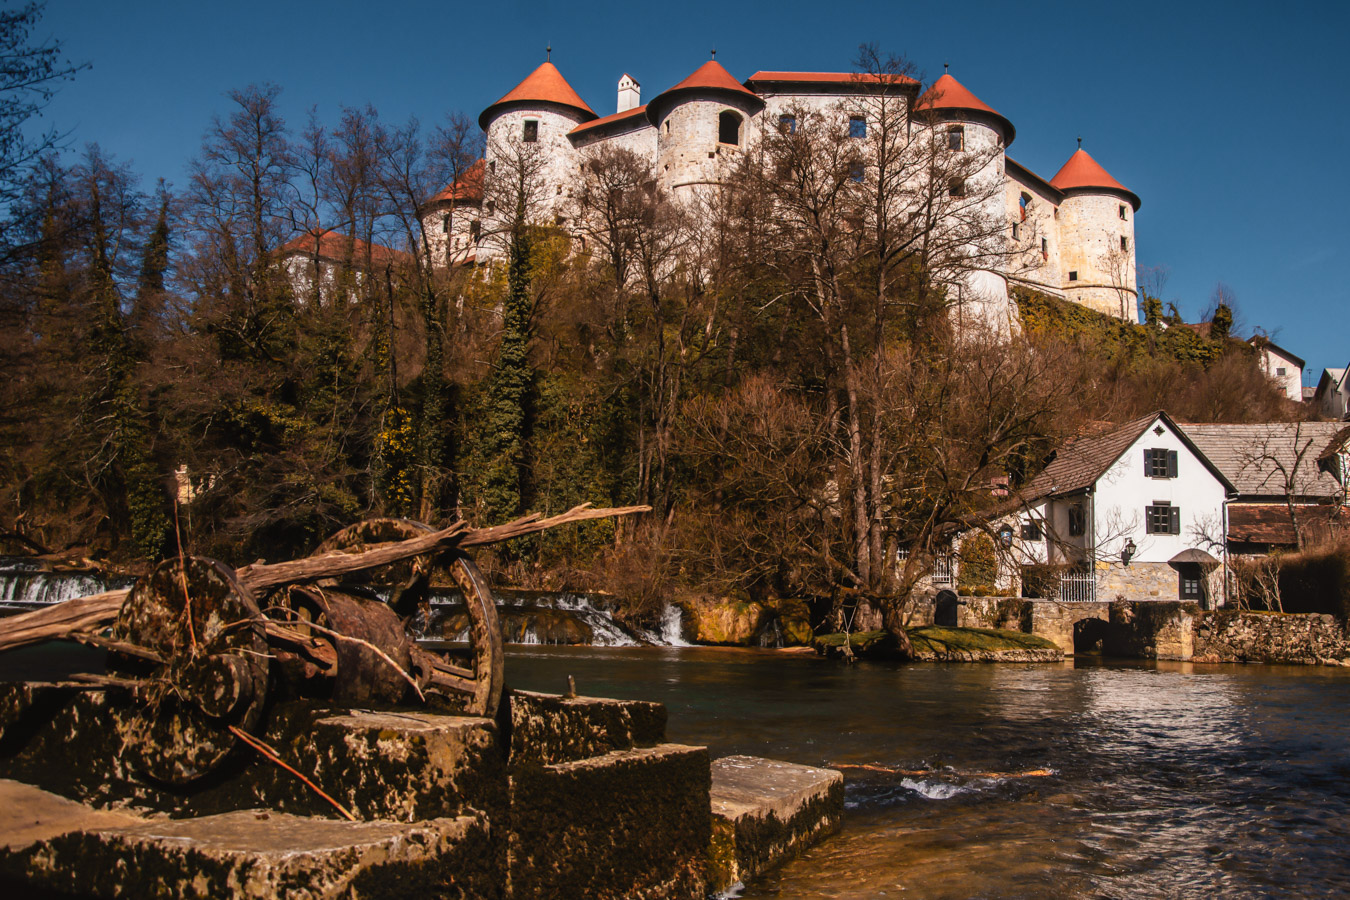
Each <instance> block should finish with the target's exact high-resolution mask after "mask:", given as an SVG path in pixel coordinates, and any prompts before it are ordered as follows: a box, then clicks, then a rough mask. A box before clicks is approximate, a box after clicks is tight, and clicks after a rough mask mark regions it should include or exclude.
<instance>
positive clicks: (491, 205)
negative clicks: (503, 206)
mask: <svg viewBox="0 0 1350 900" xmlns="http://www.w3.org/2000/svg"><path fill="white" fill-rule="evenodd" d="M487 207H488V215H489V216H491V215H495V214H496V213H497V201H496V200H489V201H488V202H487Z"/></svg>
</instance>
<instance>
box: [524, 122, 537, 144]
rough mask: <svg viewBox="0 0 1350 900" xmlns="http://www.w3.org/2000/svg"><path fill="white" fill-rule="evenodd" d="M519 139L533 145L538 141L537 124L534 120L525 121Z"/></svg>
mask: <svg viewBox="0 0 1350 900" xmlns="http://www.w3.org/2000/svg"><path fill="white" fill-rule="evenodd" d="M521 138H522V140H524V141H525V143H527V144H533V143H534V142H535V141H537V140H539V123H538V122H537V121H535V120H534V119H526V120H525V130H524V131H523V132H522V135H521Z"/></svg>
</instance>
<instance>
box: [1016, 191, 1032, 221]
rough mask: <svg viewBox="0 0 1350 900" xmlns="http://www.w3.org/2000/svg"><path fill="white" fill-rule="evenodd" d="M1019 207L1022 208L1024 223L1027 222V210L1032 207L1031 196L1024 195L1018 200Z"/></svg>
mask: <svg viewBox="0 0 1350 900" xmlns="http://www.w3.org/2000/svg"><path fill="white" fill-rule="evenodd" d="M1017 205H1018V206H1020V207H1021V208H1022V221H1023V222H1025V221H1026V220H1027V210H1028V209H1029V208H1030V207H1031V195H1030V194H1027V193H1023V194H1022V196H1021V197H1020V198H1018V200H1017Z"/></svg>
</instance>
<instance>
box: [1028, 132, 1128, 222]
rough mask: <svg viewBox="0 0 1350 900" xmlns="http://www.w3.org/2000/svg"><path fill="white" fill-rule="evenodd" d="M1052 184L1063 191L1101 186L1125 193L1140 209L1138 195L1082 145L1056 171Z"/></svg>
mask: <svg viewBox="0 0 1350 900" xmlns="http://www.w3.org/2000/svg"><path fill="white" fill-rule="evenodd" d="M1050 185H1051V186H1052V187H1055V188H1057V189H1059V190H1061V191H1071V190H1074V189H1075V188H1099V189H1102V190H1106V191H1111V192H1114V193H1118V194H1125V195H1127V196H1128V198H1129V200H1130V202H1131V203H1132V204H1133V205H1134V208H1135V210H1136V211H1138V209H1139V197H1138V195H1137V194H1135V193H1134V192H1133V191H1131V190H1130V189H1129V188H1127V187H1125V185H1123V184H1121V183H1120V182H1119V181H1116V180H1115V179H1114V178H1112V177H1111V174H1110V173H1109V172H1107V171H1106V170H1105V169H1103V168H1102V167H1101V164H1100V163H1098V162H1097V161H1096V160H1095V159H1093V158H1092V157H1091V156H1089V155H1088V152H1087V151H1086V150H1084V149H1083V148H1082V147H1079V148H1078V149H1077V150H1076V151H1075V152H1074V154H1073V156H1070V157H1069V161H1068V162H1066V163H1065V164H1064V165H1063V166H1061V167H1060V170H1059V171H1058V172H1056V173H1055V177H1054V178H1051V179H1050Z"/></svg>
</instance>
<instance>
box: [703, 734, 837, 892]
mask: <svg viewBox="0 0 1350 900" xmlns="http://www.w3.org/2000/svg"><path fill="white" fill-rule="evenodd" d="M711 803H712V814H713V822H712V832H713V833H712V843H711V845H710V848H711V849H710V851H709V866H708V881H709V888H710V889H712V890H715V891H725V890H727V889H729V888H731V887H732V886H734V885H735V884H736V883H737V882H744V881H747V880H748V879H750V878H754V877H755V876H757V875H760V874H762V873H763V872H765V871H768V870H769V869H771V868H773V867H774V866H777V865H779V864H780V863H782V862H784V861H785V860H787V859H790V858H792V857H793V856H795V855H797V854H798V853H800V852H801V851H802V850H804V849H806V848H807V847H810V846H811V845H812V844H814V843H816V842H817V841H819V840H820V839H821V838H823V837H825V836H826V835H828V834H831V833H833V832H834V831H835V830H837V829H838V827H839V822H840V820H841V819H842V818H843V815H844V776H843V775H842V774H840V773H839V772H838V771H836V770H834V769H818V768H815V767H814V766H800V765H795V764H793V763H787V762H780V761H778V760H774V759H761V758H760V757H757V756H726V757H723V758H722V759H718V760H714V761H713V763H712V789H711Z"/></svg>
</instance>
